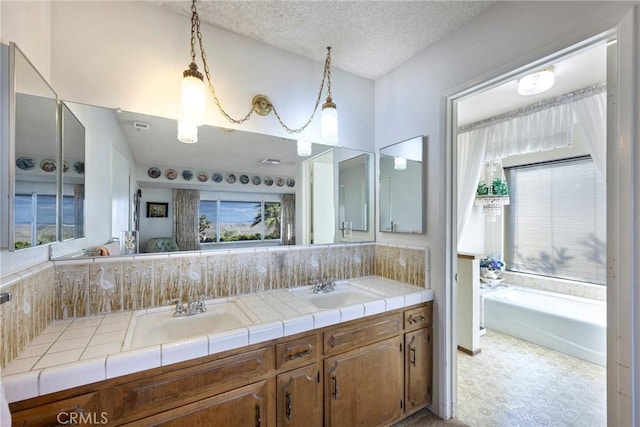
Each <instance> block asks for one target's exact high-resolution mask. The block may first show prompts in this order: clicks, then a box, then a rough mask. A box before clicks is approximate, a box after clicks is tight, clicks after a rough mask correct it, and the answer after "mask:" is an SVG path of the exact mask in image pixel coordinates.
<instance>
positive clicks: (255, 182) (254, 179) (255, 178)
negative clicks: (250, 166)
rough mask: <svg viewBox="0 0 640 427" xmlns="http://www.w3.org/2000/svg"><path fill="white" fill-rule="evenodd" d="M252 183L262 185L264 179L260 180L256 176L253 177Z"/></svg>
mask: <svg viewBox="0 0 640 427" xmlns="http://www.w3.org/2000/svg"><path fill="white" fill-rule="evenodd" d="M251 182H253V185H260V183H261V182H262V178H260V177H259V176H257V175H254V176H252V177H251Z"/></svg>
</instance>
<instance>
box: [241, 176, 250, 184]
mask: <svg viewBox="0 0 640 427" xmlns="http://www.w3.org/2000/svg"><path fill="white" fill-rule="evenodd" d="M240 182H241V183H243V184H248V183H249V177H248V176H247V175H240Z"/></svg>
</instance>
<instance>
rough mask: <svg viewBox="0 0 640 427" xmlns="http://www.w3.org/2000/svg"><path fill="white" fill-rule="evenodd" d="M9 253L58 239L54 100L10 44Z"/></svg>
mask: <svg viewBox="0 0 640 427" xmlns="http://www.w3.org/2000/svg"><path fill="white" fill-rule="evenodd" d="M8 71H9V88H10V89H9V94H10V100H9V102H10V106H9V128H10V130H9V159H8V160H9V173H10V179H9V194H10V197H9V206H10V208H9V242H8V244H9V249H10V250H15V249H23V248H29V247H32V246H37V245H43V244H47V243H52V242H55V241H57V240H58V228H57V221H58V215H57V214H58V209H57V194H58V175H59V173H60V171H59V170H58V166H59V165H58V157H59V137H58V122H57V120H58V101H57V97H56V93H55V92H54V91H53V89H52V88H51V87H50V86H49V85H48V84H47V82H46V81H45V79H44V78H43V77H42V76H41V75H40V74H39V73H38V71H37V70H36V69H35V68H34V67H33V65H32V64H31V63H30V62H29V60H28V59H27V58H26V57H25V56H24V54H23V53H22V52H21V51H20V49H18V48H17V47H16V46H15V45H14V44H12V45H11V46H10V47H9V70H8Z"/></svg>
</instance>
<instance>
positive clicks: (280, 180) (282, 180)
mask: <svg viewBox="0 0 640 427" xmlns="http://www.w3.org/2000/svg"><path fill="white" fill-rule="evenodd" d="M276 185H277V186H278V187H282V186H283V185H284V179H282V178H276Z"/></svg>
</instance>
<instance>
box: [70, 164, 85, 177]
mask: <svg viewBox="0 0 640 427" xmlns="http://www.w3.org/2000/svg"><path fill="white" fill-rule="evenodd" d="M73 170H74V171H76V173H79V174H83V173H84V162H75V163H74V164H73Z"/></svg>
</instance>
